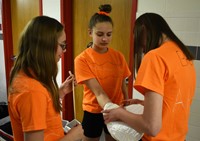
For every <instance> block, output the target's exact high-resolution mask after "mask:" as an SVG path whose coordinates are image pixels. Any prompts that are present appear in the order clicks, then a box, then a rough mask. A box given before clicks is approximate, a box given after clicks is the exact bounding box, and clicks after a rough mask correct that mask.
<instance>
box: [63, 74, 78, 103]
mask: <svg viewBox="0 0 200 141" xmlns="http://www.w3.org/2000/svg"><path fill="white" fill-rule="evenodd" d="M69 75H70V76H68V77H67V79H65V81H64V82H63V83H62V84H61V86H60V98H61V99H62V98H64V96H65V95H66V94H68V93H70V92H71V91H72V90H73V85H77V82H76V79H75V77H74V75H73V74H72V73H71V71H69Z"/></svg>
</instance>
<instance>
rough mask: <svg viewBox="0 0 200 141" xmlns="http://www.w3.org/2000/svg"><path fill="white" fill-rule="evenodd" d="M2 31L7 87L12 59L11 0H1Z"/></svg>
mask: <svg viewBox="0 0 200 141" xmlns="http://www.w3.org/2000/svg"><path fill="white" fill-rule="evenodd" d="M2 31H3V44H4V58H5V59H4V60H5V73H6V87H7V89H8V84H9V83H8V80H9V74H10V70H11V68H12V66H13V61H14V60H13V59H14V58H13V57H14V56H13V39H12V37H13V36H12V22H11V0H2Z"/></svg>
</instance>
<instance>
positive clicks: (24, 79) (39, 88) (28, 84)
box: [12, 73, 48, 95]
mask: <svg viewBox="0 0 200 141" xmlns="http://www.w3.org/2000/svg"><path fill="white" fill-rule="evenodd" d="M12 89H13V90H14V91H15V92H19V93H34V94H35V95H37V94H41V93H42V94H48V91H47V89H46V88H45V87H44V86H43V85H42V84H41V83H40V82H39V81H37V80H35V79H33V78H30V77H28V76H27V75H25V74H24V73H19V74H17V76H16V77H15V78H14V81H13V84H12Z"/></svg>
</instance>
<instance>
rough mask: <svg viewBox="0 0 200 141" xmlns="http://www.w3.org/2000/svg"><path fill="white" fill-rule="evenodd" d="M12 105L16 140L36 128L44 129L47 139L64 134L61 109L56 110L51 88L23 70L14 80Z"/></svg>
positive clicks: (11, 110)
mask: <svg viewBox="0 0 200 141" xmlns="http://www.w3.org/2000/svg"><path fill="white" fill-rule="evenodd" d="M8 107H9V115H10V119H11V125H12V130H13V135H14V140H15V141H23V140H24V136H23V133H24V132H28V131H36V130H44V141H57V140H59V139H60V138H62V137H64V131H63V128H62V120H61V116H60V113H57V112H56V111H55V110H54V107H53V103H52V99H51V96H50V94H49V93H48V91H47V89H46V88H45V87H44V86H42V85H41V84H40V83H39V82H38V81H36V80H34V79H32V78H30V77H27V76H26V75H25V74H24V73H22V72H20V73H19V74H18V75H17V76H16V77H15V78H14V80H13V84H12V87H11V89H10V91H9V97H8Z"/></svg>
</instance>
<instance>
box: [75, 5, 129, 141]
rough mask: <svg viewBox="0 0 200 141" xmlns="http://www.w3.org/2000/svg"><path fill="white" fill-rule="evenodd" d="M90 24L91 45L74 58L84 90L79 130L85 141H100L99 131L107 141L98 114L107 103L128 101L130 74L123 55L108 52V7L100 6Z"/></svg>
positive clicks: (109, 27) (111, 27)
mask: <svg viewBox="0 0 200 141" xmlns="http://www.w3.org/2000/svg"><path fill="white" fill-rule="evenodd" d="M99 9H100V11H99V12H98V13H95V14H94V15H93V16H92V17H91V19H90V23H89V35H90V36H91V37H92V39H93V42H92V44H90V45H89V46H88V48H87V49H86V50H84V51H83V52H82V53H81V54H79V55H78V56H77V57H76V58H75V74H76V75H75V76H76V80H77V82H78V83H79V84H83V86H84V96H83V110H84V116H83V121H82V127H83V130H84V141H88V140H92V141H94V140H99V138H100V136H101V133H102V129H104V131H105V134H106V140H107V141H111V140H114V139H113V138H112V137H111V136H110V135H109V133H108V130H107V127H106V125H105V124H104V120H103V115H102V113H101V111H102V109H103V107H104V105H105V104H106V103H108V102H110V101H112V102H114V103H116V104H120V103H121V102H122V101H123V100H124V99H127V98H128V94H127V90H126V83H125V82H126V78H127V77H129V76H130V74H131V72H130V70H129V68H128V65H127V63H126V60H125V58H124V56H123V55H122V53H120V52H119V51H116V50H114V49H112V48H109V43H110V41H111V39H112V31H113V22H112V19H111V18H110V16H109V13H110V12H111V6H110V5H101V6H100V7H99Z"/></svg>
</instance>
